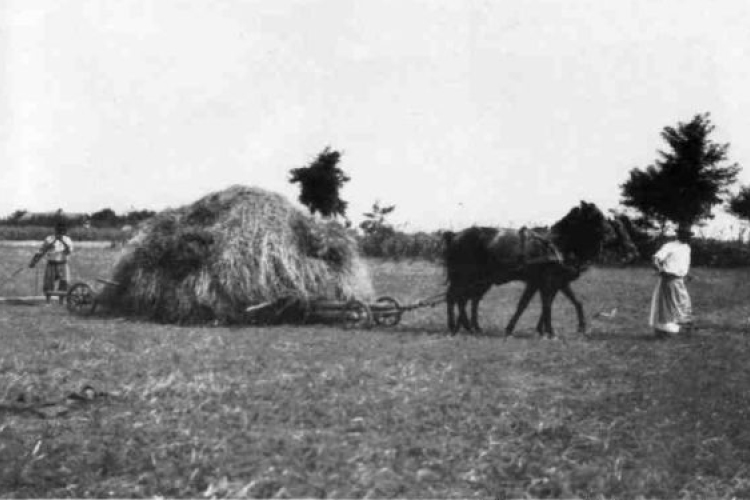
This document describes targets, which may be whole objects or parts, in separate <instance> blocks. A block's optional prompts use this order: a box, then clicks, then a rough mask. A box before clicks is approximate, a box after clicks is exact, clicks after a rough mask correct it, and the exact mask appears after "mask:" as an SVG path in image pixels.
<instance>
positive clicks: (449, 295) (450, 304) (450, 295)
mask: <svg viewBox="0 0 750 500" xmlns="http://www.w3.org/2000/svg"><path fill="white" fill-rule="evenodd" d="M445 304H446V309H447V312H448V331H449V332H450V333H451V335H455V334H456V332H457V331H458V324H456V315H455V312H454V307H455V305H456V297H455V290H454V288H453V285H448V291H447V292H446V294H445Z"/></svg>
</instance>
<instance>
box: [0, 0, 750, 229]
mask: <svg viewBox="0 0 750 500" xmlns="http://www.w3.org/2000/svg"><path fill="white" fill-rule="evenodd" d="M748 25H750V2H745V1H743V0H734V1H726V0H716V1H714V2H705V1H698V0H631V1H622V2H603V1H601V0H565V1H561V0H524V1H509V0H506V1H500V0H492V1H489V0H474V1H470V2H469V1H462V0H451V1H448V0H377V1H374V0H211V1H205V0H66V1H65V2H61V1H59V0H2V1H0V216H6V215H9V214H10V213H11V212H13V211H14V210H16V209H26V210H31V211H48V210H55V209H57V208H63V209H64V210H65V211H71V212H92V211H97V210H101V209H102V208H112V209H114V210H115V211H116V212H118V213H123V212H127V211H129V210H133V209H151V210H162V209H164V208H167V207H176V206H180V205H184V204H187V203H191V202H193V201H195V200H196V199H198V198H200V197H202V196H204V195H205V194H208V193H209V192H212V191H216V190H219V189H224V188H226V187H228V186H230V185H233V184H246V185H253V186H259V187H263V188H266V189H269V190H272V191H277V192H280V193H282V194H284V195H286V196H287V197H288V198H289V199H290V200H296V197H297V195H298V187H297V186H296V185H291V184H289V182H288V177H289V170H290V169H292V168H296V167H300V166H305V165H306V164H308V163H309V162H310V161H312V160H313V159H314V158H315V157H316V156H317V154H318V153H319V152H321V151H322V150H323V149H324V148H325V147H326V146H330V147H331V148H333V149H335V150H338V151H341V152H342V153H343V156H342V160H341V163H340V166H341V168H343V170H344V171H345V172H346V173H347V174H348V175H349V176H350V177H351V181H350V182H349V183H348V184H346V185H345V187H344V189H343V190H342V193H341V196H342V198H344V199H345V200H346V201H348V202H349V209H348V214H349V216H350V218H351V219H352V220H353V221H354V222H355V223H357V222H358V221H360V220H362V213H363V212H366V211H367V210H368V209H369V208H370V207H371V206H372V204H373V203H374V202H376V201H378V202H380V203H382V204H393V205H396V211H395V212H394V213H393V214H392V216H391V218H392V221H393V222H394V223H396V224H398V225H399V227H401V228H403V229H405V230H435V229H445V228H447V229H460V228H463V227H466V226H469V225H472V224H483V225H492V226H514V227H518V226H520V225H523V224H549V223H552V222H554V221H555V220H557V219H559V218H560V217H562V216H563V215H564V214H565V213H566V212H567V211H568V210H569V209H570V208H571V207H572V206H574V205H576V204H577V203H578V202H579V201H580V200H586V201H590V202H594V203H596V204H597V205H599V206H600V208H602V209H603V210H607V209H611V208H617V207H618V205H619V200H620V187H619V186H620V185H621V184H622V183H623V182H624V181H625V180H626V179H627V175H628V172H629V171H630V170H631V169H632V168H636V167H637V168H643V167H645V166H647V165H649V164H650V163H652V162H653V161H654V160H655V159H656V157H657V151H658V150H659V149H661V148H663V147H664V143H663V141H662V139H661V138H660V132H661V130H662V129H663V128H664V127H665V126H670V125H676V124H677V123H678V122H687V121H689V120H690V119H692V117H693V116H694V115H695V114H697V113H703V112H710V113H711V118H712V121H713V122H714V124H715V125H716V127H717V128H716V132H715V133H714V137H713V138H714V140H716V141H718V142H729V143H731V147H730V150H729V156H730V159H731V160H732V161H733V162H737V163H739V164H740V165H741V166H743V167H744V169H745V170H743V171H742V173H741V174H740V178H739V181H740V183H741V184H748V183H750V137H748V136H747V133H748V131H750V112H749V110H750V50H747V49H750V30H748V29H747V26H748ZM719 221H720V222H721V221H724V222H722V223H726V224H730V223H731V218H721V217H720V218H719ZM722 230H723V229H722Z"/></svg>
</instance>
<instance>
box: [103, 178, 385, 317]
mask: <svg viewBox="0 0 750 500" xmlns="http://www.w3.org/2000/svg"><path fill="white" fill-rule="evenodd" d="M129 247H130V248H129V250H128V251H127V252H126V253H125V254H124V256H123V257H122V258H121V259H120V261H119V262H118V263H117V266H116V267H115V271H114V274H113V279H114V280H115V281H116V282H118V286H115V287H109V288H108V289H107V290H105V291H104V292H103V293H102V295H101V301H102V302H103V303H104V304H105V305H106V306H107V307H108V308H110V309H113V310H115V311H118V312H121V313H126V314H136V315H139V316H146V317H148V318H151V319H154V320H157V321H163V322H169V323H199V322H206V321H217V320H218V321H220V322H222V323H234V322H240V321H243V320H244V318H243V313H244V310H245V309H246V308H247V307H248V306H251V305H255V304H259V303H263V302H268V301H273V300H277V299H280V298H283V297H295V298H299V299H303V300H309V299H317V298H326V299H335V300H345V299H349V298H358V299H360V300H368V299H370V298H371V296H372V293H373V292H372V284H371V282H370V276H369V273H368V270H367V267H366V265H365V263H364V262H363V261H362V260H361V259H360V257H359V255H358V252H357V247H356V242H355V240H354V238H353V237H352V236H351V235H350V234H349V233H348V232H347V230H346V229H345V228H343V227H342V226H341V225H339V224H338V223H336V222H333V221H328V222H321V221H316V220H314V219H313V218H311V217H308V216H307V215H305V214H304V213H302V212H301V211H299V210H298V209H297V208H295V207H294V206H293V205H292V204H291V203H289V201H287V200H286V199H285V198H284V197H283V196H281V195H278V194H276V193H271V192H268V191H265V190H262V189H258V188H250V187H244V186H232V187H230V188H228V189H226V190H224V191H220V192H216V193H212V194H210V195H208V196H206V197H204V198H202V199H200V200H198V201H197V202H195V203H193V204H192V205H188V206H185V207H181V208H178V209H170V210H166V211H164V212H161V213H159V214H157V215H156V216H155V217H153V218H152V219H150V220H149V221H147V222H146V223H145V225H144V226H143V227H142V228H141V230H140V232H139V234H137V235H136V237H135V238H134V239H133V240H131V243H130V245H129Z"/></svg>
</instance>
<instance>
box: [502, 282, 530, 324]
mask: <svg viewBox="0 0 750 500" xmlns="http://www.w3.org/2000/svg"><path fill="white" fill-rule="evenodd" d="M537 290H538V287H537V286H536V285H532V284H531V283H526V288H524V290H523V294H521V298H520V299H519V300H518V306H516V312H515V313H513V317H512V318H510V321H509V322H508V326H506V327H505V336H506V337H510V336H511V335H513V329H514V328H515V327H516V323H518V320H519V318H520V317H521V315H522V314H523V312H524V311H525V310H526V308H527V307H528V305H529V302H531V298H532V297H533V296H534V294H535V293H536V291H537Z"/></svg>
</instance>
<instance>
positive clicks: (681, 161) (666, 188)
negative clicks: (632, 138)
mask: <svg viewBox="0 0 750 500" xmlns="http://www.w3.org/2000/svg"><path fill="white" fill-rule="evenodd" d="M715 128H716V127H715V126H714V125H713V124H712V123H711V118H710V114H709V113H704V114H699V115H695V117H694V118H693V119H692V120H691V121H690V122H688V123H682V122H680V123H678V124H677V126H676V127H665V128H664V130H663V131H662V132H661V137H662V138H663V139H664V141H665V142H666V143H667V145H668V146H669V151H659V152H658V153H659V158H658V159H657V160H656V161H655V162H654V163H653V164H652V165H649V166H648V167H646V169H644V170H639V169H637V168H634V169H632V170H631V171H630V176H629V178H628V180H627V181H626V182H625V183H624V184H622V185H621V186H620V188H621V189H622V204H623V205H624V206H626V207H630V208H633V209H636V210H637V211H639V212H640V213H641V214H642V215H643V216H644V217H646V218H648V219H651V220H655V221H656V222H658V223H659V225H660V226H661V227H662V228H663V227H664V225H665V224H666V222H668V221H671V222H673V223H675V224H677V225H693V224H696V223H698V222H700V221H702V220H704V219H710V218H713V215H712V214H711V209H712V208H713V207H714V206H715V205H717V204H719V203H721V201H722V197H723V196H724V195H726V194H727V193H728V188H729V186H730V185H731V184H732V183H734V182H735V180H736V178H737V174H738V173H739V170H740V167H739V165H737V164H736V163H735V164H731V165H725V162H726V161H727V158H728V154H727V152H728V150H729V144H717V143H715V142H714V141H712V140H711V139H710V138H709V135H710V134H711V133H712V132H713V131H714V129H715Z"/></svg>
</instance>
